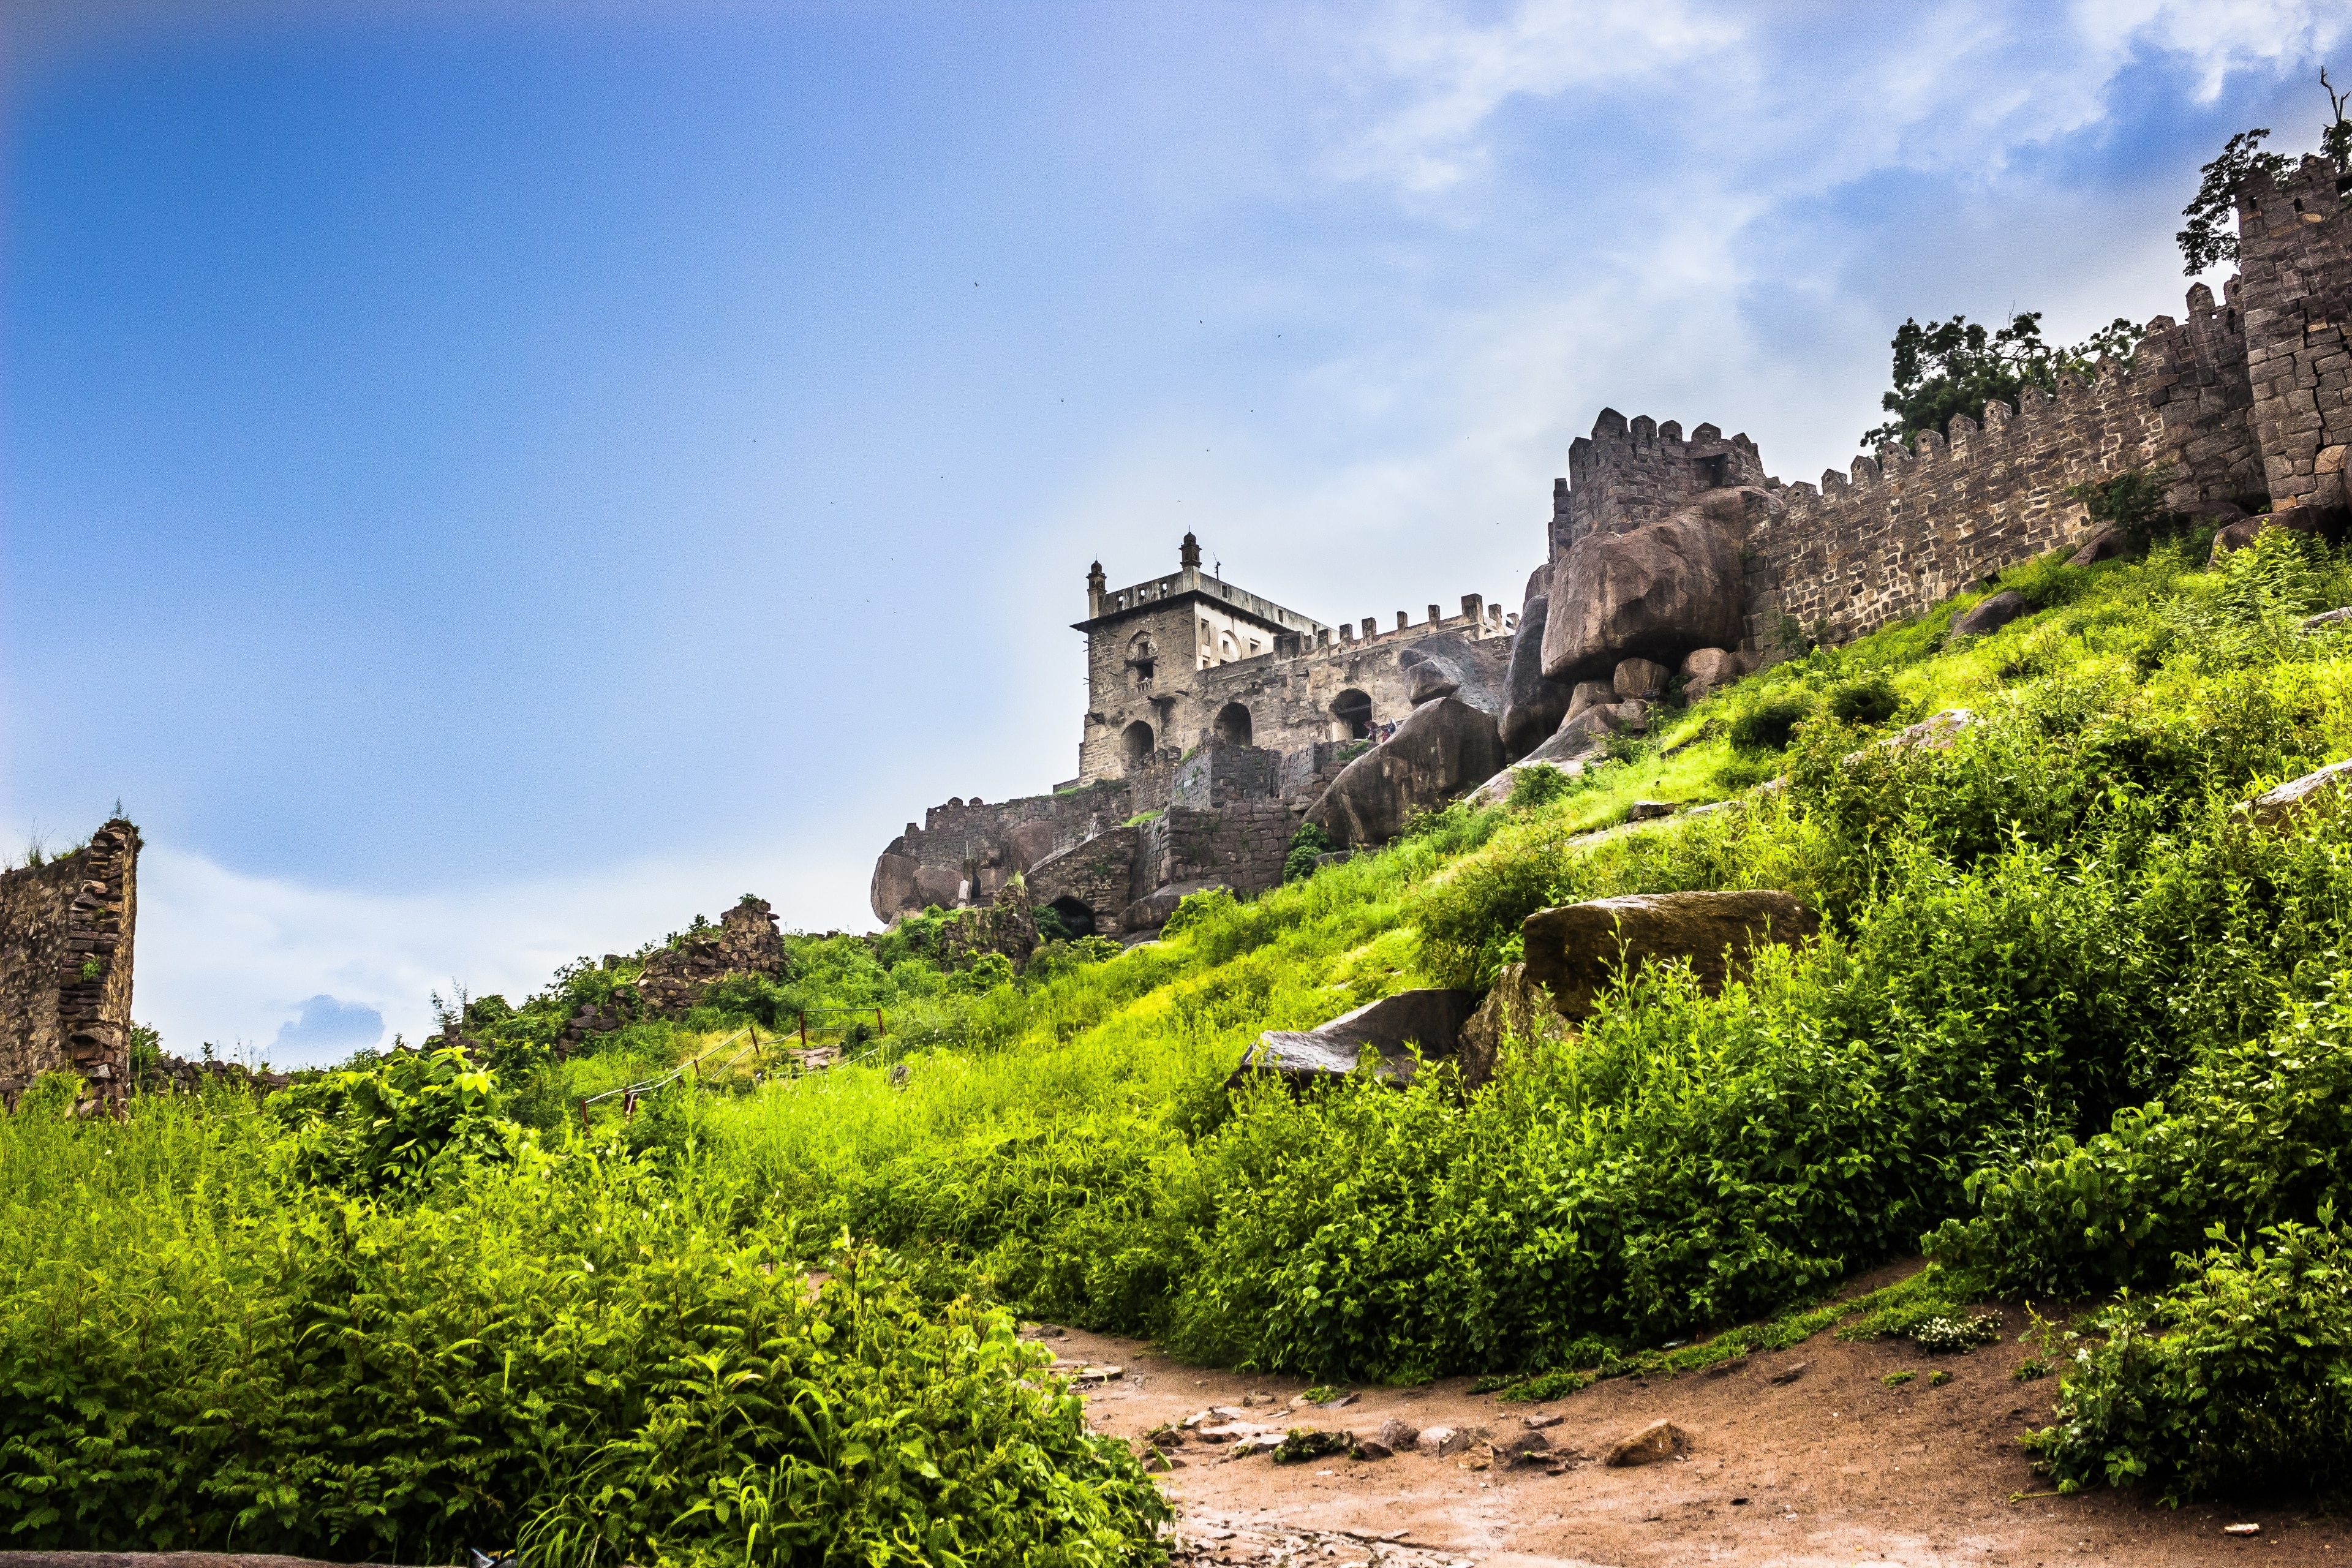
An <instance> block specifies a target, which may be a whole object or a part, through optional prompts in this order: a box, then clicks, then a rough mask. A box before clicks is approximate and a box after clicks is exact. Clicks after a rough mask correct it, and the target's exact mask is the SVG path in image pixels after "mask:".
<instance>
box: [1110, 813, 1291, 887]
mask: <svg viewBox="0 0 2352 1568" xmlns="http://www.w3.org/2000/svg"><path fill="white" fill-rule="evenodd" d="M1305 809H1306V808H1305V804H1304V803H1299V804H1297V805H1293V804H1291V803H1289V802H1286V801H1280V800H1236V801H1234V802H1232V803H1230V804H1229V805H1223V806H1219V807H1217V808H1215V809H1213V810H1208V811H1201V810H1195V809H1193V808H1192V807H1189V806H1181V805H1178V806H1171V807H1169V808H1168V810H1167V811H1166V812H1164V813H1162V814H1161V815H1160V816H1158V817H1156V818H1154V819H1153V820H1152V821H1150V823H1147V824H1145V825H1144V829H1143V839H1142V844H1141V847H1140V849H1139V859H1140V861H1141V865H1140V866H1139V875H1138V876H1137V878H1136V880H1137V883H1138V884H1139V886H1140V887H1141V888H1142V889H1143V890H1145V891H1149V890H1150V889H1156V888H1165V887H1170V886H1172V885H1178V884H1182V883H1188V882H1220V883H1223V885H1225V886H1226V887H1229V888H1231V889H1233V890H1234V892H1236V893H1240V894H1244V895H1247V894H1251V893H1260V892H1264V891H1265V889H1268V888H1272V887H1278V886H1280V885H1281V882H1282V866H1283V861H1284V858H1286V856H1288V854H1289V853H1290V836H1291V835H1292V834H1294V833H1296V832H1297V831H1298V820H1299V818H1300V816H1303V815H1304V814H1305Z"/></svg>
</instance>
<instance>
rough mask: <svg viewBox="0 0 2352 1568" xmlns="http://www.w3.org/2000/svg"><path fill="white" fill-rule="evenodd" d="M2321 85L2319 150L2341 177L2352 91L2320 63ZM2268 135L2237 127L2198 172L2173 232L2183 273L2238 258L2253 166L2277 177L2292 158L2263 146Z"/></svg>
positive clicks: (2349, 141)
mask: <svg viewBox="0 0 2352 1568" xmlns="http://www.w3.org/2000/svg"><path fill="white" fill-rule="evenodd" d="M2319 86H2320V90H2321V91H2323V92H2325V93H2326V94H2327V129H2326V131H2324V132H2320V137H2319V151H2320V152H2321V153H2322V154H2324V155H2325V156H2326V159H2327V161H2328V162H2329V163H2333V164H2335V165H2336V174H2338V175H2339V176H2341V175H2346V174H2352V119H2347V118H2346V116H2345V112H2344V110H2345V109H2346V108H2347V106H2352V92H2338V91H2336V86H2335V84H2334V83H2333V82H2330V81H2329V80H2328V79H2327V68H2326V66H2322V67H2320V68H2319ZM2269 135H2270V128H2269V127H2267V126H2263V127H2258V128H2257V129H2255V130H2252V131H2241V132H2238V133H2237V134H2236V135H2235V136H2232V137H2231V138H2230V140H2229V141H2227V142H2223V143H2222V145H2221V156H2220V157H2218V158H2216V159H2214V160H2213V161H2212V162H2211V163H2208V164H2206V165H2205V166H2204V167H2203V168H2202V169H2200V170H2199V171H2198V173H2199V174H2202V175H2203V176H2204V179H2203V181H2202V183H2200V184H2199V185H2198V187H2197V195H2195V197H2194V198H2192V199H2191V200H2190V202H2189V205H2187V206H2185V207H2182V208H2181V209H2180V216H2182V217H2185V218H2187V219H2188V220H2189V226H2187V227H2186V228H2183V229H2182V230H2181V231H2180V232H2179V234H2178V235H2176V236H2175V238H2176V239H2178V240H2179V242H2180V258H2181V260H2182V261H2184V262H2186V263H2187V265H2186V266H2184V267H2183V268H2181V271H2182V272H2183V273H2185V274H2186V275H2187V276H2189V277H2190V278H2194V277H2196V276H2197V275H2198V274H2199V273H2200V272H2202V271H2205V270H2206V269H2207V268H2211V267H2216V266H2219V265H2220V264H2221V263H2222V262H2224V261H2235V260H2237V259H2238V231H2237V218H2238V193H2239V192H2240V191H2241V190H2242V189H2243V188H2244V186H2245V184H2246V181H2247V180H2248V179H2249V178H2250V177H2251V176H2252V174H2253V173H2254V171H2255V170H2257V169H2259V170H2262V171H2263V172H2264V173H2265V174H2269V175H2270V176H2271V177H2272V178H2273V179H2276V178H2277V177H2278V176H2279V175H2281V174H2284V173H2285V172H2286V168H2287V164H2288V163H2290V162H2291V161H2292V160H2290V159H2289V158H2288V157H2287V156H2286V154H2285V153H2265V152H2263V150H2262V145H2263V139H2264V138H2266V137H2267V136H2269ZM2339 184H2340V181H2339Z"/></svg>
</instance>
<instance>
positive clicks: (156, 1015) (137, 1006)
mask: <svg viewBox="0 0 2352 1568" xmlns="http://www.w3.org/2000/svg"><path fill="white" fill-rule="evenodd" d="M878 847H879V846H878V845H877V846H871V847H859V848H856V849H850V848H836V847H831V846H824V847H811V846H800V847H793V846H786V845H776V846H770V847H764V848H751V849H746V850H744V851H743V852H741V853H740V854H728V855H705V856H702V857H699V858H678V859H674V860H646V861H640V862H637V863H635V864H630V865H610V866H605V867H602V868H593V869H588V870H583V871H580V872H576V873H573V874H572V875H568V876H564V877H553V878H541V879H532V880H529V881H518V882H513V883H509V884H505V885H498V886H484V887H468V888H450V889H441V890H436V891H432V892H425V893H414V894H388V893H375V892H367V891H354V890H350V889H328V888H318V887H311V886H307V885H305V884H302V883H299V882H296V881H292V880H289V879H278V878H268V877H256V876H250V875H247V874H245V873H241V872H238V871H235V870H231V869H229V868H226V867H223V866H220V865H218V864H216V863H215V862H214V861H212V860H210V859H208V858H205V857H204V856H201V855H194V854H190V853H187V852H185V851H181V850H174V849H171V848H168V847H162V846H151V847H149V848H148V849H147V850H146V851H145V852H144V853H143V854H142V856H141V857H140V866H139V930H138V934H137V948H136V952H135V961H134V962H135V970H134V974H135V980H134V985H135V996H134V1001H133V1014H134V1016H136V1017H137V1018H138V1019H139V1020H140V1021H141V1022H142V1023H150V1024H153V1025H154V1026H156V1027H157V1028H158V1029H160V1030H161V1031H162V1032H163V1047H164V1048H165V1049H166V1050H168V1051H171V1052H173V1053H174V1054H175V1055H179V1056H194V1054H195V1052H196V1048H197V1047H198V1046H199V1044H201V1043H202V1042H205V1041H208V1040H209V1041H211V1042H213V1043H214V1044H215V1045H216V1046H217V1047H219V1048H220V1049H221V1050H222V1051H223V1052H224V1053H225V1054H227V1053H234V1052H236V1051H237V1050H238V1049H239V1048H240V1047H241V1048H242V1050H243V1052H244V1054H245V1055H247V1057H248V1058H250V1057H257V1056H268V1057H269V1058H270V1059H271V1060H272V1061H273V1062H274V1063H275V1065H277V1066H279V1067H290V1066H305V1065H313V1064H316V1063H318V1062H321V1061H331V1060H334V1059H337V1058H341V1057H343V1056H346V1055H348V1054H349V1053H350V1051H351V1049H352V1043H351V1042H350V1041H349V1040H347V1039H346V1038H345V1037H344V1036H345V1035H346V1034H348V1033H349V1031H348V1030H344V1031H336V1030H333V1029H327V1030H324V1031H320V1032H315V1037H314V1031H312V1030H310V1029H306V1028H305V1027H303V1025H304V1024H305V1023H306V1022H310V1021H311V1020H312V1019H313V1018H314V1016H319V1014H320V1010H319V1009H318V1008H317V1006H316V1004H318V1003H319V1002H320V1001H326V1002H331V1003H334V1004H335V1009H336V1012H337V1014H338V1015H339V1016H342V1017H344V1018H346V1019H348V1017H349V1016H350V1015H351V1014H352V1013H353V1012H354V1011H360V1010H373V1011H374V1012H377V1013H380V1014H382V1020H381V1022H382V1024H383V1027H384V1028H385V1029H386V1030H387V1031H390V1030H397V1031H399V1032H401V1033H402V1034H404V1035H405V1036H406V1037H407V1038H409V1039H410V1040H412V1041H413V1040H416V1039H419V1038H422V1037H425V1035H427V1034H429V1033H430V1032H431V1031H432V1028H433V1019H432V1013H431V1008H430V1004H429V997H430V994H431V993H432V992H433V991H435V990H436V989H438V990H440V991H441V992H442V993H443V994H447V992H448V989H449V985H450V983H451V981H452V980H456V981H457V982H460V983H462V984H465V985H466V986H467V989H468V990H470V991H471V992H472V993H473V994H476V995H483V994H488V993H491V992H498V993H500V994H504V995H505V996H506V997H507V999H508V1000H509V1001H510V1002H518V1003H519V1002H520V1001H521V1000H522V999H523V997H524V996H525V995H527V994H530V993H531V992H533V991H535V990H537V989H539V988H540V987H541V986H542V985H544V984H546V983H547V979H548V976H549V975H550V974H551V973H553V972H554V971H555V969H556V967H557V966H558V965H559V964H562V963H565V962H567V961H569V960H571V959H573V958H576V957H579V956H581V955H583V954H587V955H590V956H594V955H598V954H602V953H605V952H633V951H635V949H636V948H637V946H638V945H639V944H640V943H642V942H646V941H648V940H650V939H656V938H658V937H660V936H662V935H663V934H664V933H665V932H666V931H676V930H677V929H679V928H681V927H683V926H684V925H685V924H686V923H687V922H688V921H690V920H691V919H692V918H693V917H694V916H695V915H696V914H697V913H701V914H704V915H708V916H709V917H711V918H713V919H716V918H717V917H718V915H719V912H720V911H721V910H724V909H725V908H726V907H727V906H728V905H730V904H732V903H733V902H734V901H735V900H736V898H737V897H738V896H739V895H740V894H742V893H745V892H758V893H760V894H761V896H762V897H765V898H767V899H769V900H771V901H772V903H774V904H775V905H776V909H777V913H778V914H779V915H780V916H781V917H782V920H783V922H784V924H785V926H786V927H787V928H788V929H791V928H794V927H804V928H813V929H824V928H829V927H835V926H838V927H841V928H843V929H858V930H863V929H868V928H870V927H871V926H872V925H873V921H872V918H871V916H870V915H868V914H867V913H866V910H865V909H864V905H865V890H866V878H867V875H868V873H869V872H870V871H871V869H872V865H873V861H872V856H873V852H874V850H875V849H877V848H878ZM329 1036H332V1038H329Z"/></svg>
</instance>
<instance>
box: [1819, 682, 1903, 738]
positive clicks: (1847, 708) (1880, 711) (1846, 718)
mask: <svg viewBox="0 0 2352 1568" xmlns="http://www.w3.org/2000/svg"><path fill="white" fill-rule="evenodd" d="M1902 706H1903V699H1902V697H1901V695H1900V694H1898V693H1897V692H1896V691H1895V682H1894V680H1893V679H1891V678H1890V677H1889V676H1888V675H1887V674H1886V672H1885V671H1884V670H1880V671H1877V672H1876V673H1874V674H1871V675H1865V676H1864V677H1862V678H1861V679H1856V680H1850V681H1847V682H1846V683H1845V684H1844V685H1843V686H1841V687H1839V688H1838V689H1836V690H1834V691H1832V692H1831V693H1830V702H1829V709H1830V715H1831V717H1832V718H1834V719H1837V720H1839V721H1842V722H1843V723H1847V724H1861V725H1867V726H1876V725H1880V724H1884V723H1885V722H1886V721H1888V720H1889V719H1892V718H1894V717H1895V713H1896V712H1897V711H1899V710H1901V709H1902Z"/></svg>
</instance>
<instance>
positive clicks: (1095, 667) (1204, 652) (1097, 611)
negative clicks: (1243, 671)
mask: <svg viewBox="0 0 2352 1568" xmlns="http://www.w3.org/2000/svg"><path fill="white" fill-rule="evenodd" d="M1176 559H1177V565H1176V570H1175V571H1174V572H1172V573H1171V574H1169V575H1167V576H1165V577H1159V578H1155V579H1153V580H1152V581H1150V582H1148V583H1139V584H1135V585H1134V586H1133V587H1131V588H1119V589H1117V590H1113V589H1111V588H1110V587H1109V586H1108V580H1107V579H1106V578H1105V577H1104V576H1103V569H1102V563H1101V562H1099V561H1097V562H1096V563H1094V566H1093V568H1092V570H1090V571H1089V572H1088V573H1087V618H1086V619H1085V620H1083V621H1079V622H1078V623H1076V628H1075V629H1076V630H1078V631H1082V632H1084V633H1086V634H1087V720H1086V732H1085V734H1084V735H1083V737H1081V739H1080V740H1079V742H1078V782H1080V783H1082V784H1092V783H1093V782H1095V781H1096V780H1097V779H1104V778H1120V777H1123V776H1125V774H1126V773H1128V772H1129V770H1130V769H1133V768H1136V767H1139V766H1142V765H1145V764H1148V763H1150V762H1151V761H1152V760H1153V758H1154V757H1155V756H1157V755H1158V754H1159V753H1160V752H1162V751H1166V752H1169V760H1173V758H1174V757H1175V756H1176V755H1177V754H1180V753H1181V751H1182V750H1183V748H1184V746H1185V745H1187V744H1189V743H1192V742H1193V741H1194V740H1196V739H1198V738H1200V737H1202V736H1204V735H1215V736H1216V737H1217V738H1219V739H1222V740H1226V741H1231V742H1236V743H1239V744H1242V745H1247V744H1249V743H1250V742H1251V740H1252V737H1251V736H1250V735H1249V734H1248V733H1246V732H1240V733H1226V732H1225V731H1224V730H1223V729H1220V728H1219V727H1218V725H1219V721H1218V718H1217V715H1216V714H1213V713H1208V712H1202V711H1198V710H1199V709H1200V707H1201V702H1200V700H1199V698H1197V697H1196V696H1195V695H1194V694H1193V691H1192V685H1193V683H1192V679H1191V678H1192V676H1193V675H1195V674H1197V673H1198V672H1199V671H1201V670H1204V669H1209V668H1214V667H1215V666H1218V665H1223V664H1234V663H1238V662H1240V661H1242V660H1244V659H1250V658H1258V657H1259V656H1261V655H1265V654H1280V655H1296V654H1297V653H1299V652H1300V651H1301V650H1303V649H1305V648H1307V647H1312V646H1313V645H1314V644H1315V642H1316V640H1317V638H1318V637H1320V636H1322V635H1323V634H1324V633H1326V632H1327V631H1328V629H1329V628H1328V627H1326V626H1324V625H1323V624H1322V623H1321V622H1320V621H1318V620H1316V619H1314V618H1313V617H1312V616H1303V615H1301V614H1299V613H1298V612H1297V611H1296V610H1291V609H1286V608H1284V607H1283V606H1282V605H1277V604H1276V603H1275V602H1274V601H1273V600H1271V599H1262V598H1260V597H1259V596H1258V595H1255V594H1253V593H1250V592H1248V591H1247V590H1245V589H1242V588H1236V587H1234V585H1233V584H1230V583H1225V582H1222V581H1220V580H1219V579H1217V578H1216V577H1214V576H1212V575H1210V574H1208V573H1205V572H1203V571H1202V570H1201V542H1200V541H1199V540H1197V539H1195V538H1193V537H1192V535H1191V534H1189V533H1188V534H1186V535H1185V536H1184V542H1183V545H1182V547H1181V549H1180V550H1179V551H1178V552H1177V558H1176ZM1240 723H1241V725H1243V726H1246V725H1247V724H1248V716H1247V714H1246V711H1244V713H1243V716H1242V718H1241V720H1240ZM1226 727H1227V728H1231V727H1232V726H1231V724H1230V722H1228V724H1227V726H1226Z"/></svg>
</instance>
